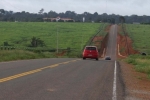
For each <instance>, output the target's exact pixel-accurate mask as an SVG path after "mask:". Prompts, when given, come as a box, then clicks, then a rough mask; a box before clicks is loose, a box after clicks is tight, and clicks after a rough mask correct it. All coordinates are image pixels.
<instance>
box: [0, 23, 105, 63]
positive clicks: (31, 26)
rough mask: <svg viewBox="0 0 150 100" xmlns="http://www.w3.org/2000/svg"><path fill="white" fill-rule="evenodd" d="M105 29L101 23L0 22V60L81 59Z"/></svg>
mask: <svg viewBox="0 0 150 100" xmlns="http://www.w3.org/2000/svg"><path fill="white" fill-rule="evenodd" d="M105 27H106V25H105V26H104V25H103V23H64V22H58V23H57V22H16V23H14V22H1V24H0V35H1V37H0V56H1V58H0V61H10V60H19V59H35V58H51V57H53V58H54V57H80V56H81V53H82V52H81V51H82V49H83V47H84V46H85V45H87V44H88V42H89V40H90V39H91V38H92V37H93V36H94V35H95V34H96V33H98V32H99V31H100V30H104V28H105ZM98 34H99V35H104V33H103V31H101V32H99V33H98ZM57 43H58V46H57ZM57 47H58V52H57Z"/></svg>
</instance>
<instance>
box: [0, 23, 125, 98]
mask: <svg viewBox="0 0 150 100" xmlns="http://www.w3.org/2000/svg"><path fill="white" fill-rule="evenodd" d="M116 34H117V25H113V26H112V27H111V30H110V35H109V36H110V37H109V42H108V47H107V55H109V56H111V57H112V59H113V60H111V61H105V60H103V59H100V60H99V61H96V60H92V59H86V60H82V59H78V58H52V59H37V60H24V61H14V62H2V63H0V100H123V99H124V86H123V82H122V79H121V76H120V68H119V65H118V63H117V61H116V56H115V54H116V48H115V46H116Z"/></svg>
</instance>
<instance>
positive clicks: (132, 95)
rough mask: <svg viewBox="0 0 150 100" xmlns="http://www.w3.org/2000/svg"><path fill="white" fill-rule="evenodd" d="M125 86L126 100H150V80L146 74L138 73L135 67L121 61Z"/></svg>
mask: <svg viewBox="0 0 150 100" xmlns="http://www.w3.org/2000/svg"><path fill="white" fill-rule="evenodd" d="M119 63H120V68H121V72H122V77H123V80H124V84H125V94H126V97H125V100H150V80H148V79H147V75H146V74H144V73H139V72H136V71H135V69H134V66H133V65H129V64H127V63H125V62H123V61H120V62H119Z"/></svg>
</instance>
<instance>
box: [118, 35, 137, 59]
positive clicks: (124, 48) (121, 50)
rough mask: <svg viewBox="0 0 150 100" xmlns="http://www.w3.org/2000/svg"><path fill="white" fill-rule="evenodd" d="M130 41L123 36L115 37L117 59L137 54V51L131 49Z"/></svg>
mask: <svg viewBox="0 0 150 100" xmlns="http://www.w3.org/2000/svg"><path fill="white" fill-rule="evenodd" d="M132 43H133V42H132V40H131V38H130V37H128V36H123V35H121V34H118V36H117V47H118V57H119V58H120V57H127V56H128V55H131V54H139V52H138V51H137V50H134V49H133V47H132Z"/></svg>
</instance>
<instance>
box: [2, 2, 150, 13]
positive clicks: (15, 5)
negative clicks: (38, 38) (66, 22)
mask: <svg viewBox="0 0 150 100" xmlns="http://www.w3.org/2000/svg"><path fill="white" fill-rule="evenodd" d="M42 8H43V9H44V12H49V11H51V10H52V11H55V12H57V13H61V12H66V11H74V12H76V13H77V14H82V13H84V12H89V13H92V14H93V13H95V12H97V13H98V14H103V13H107V14H116V15H122V16H125V15H128V16H130V15H140V16H141V15H150V0H0V9H4V10H7V11H14V12H22V11H26V12H30V13H38V12H39V10H40V9H42Z"/></svg>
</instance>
